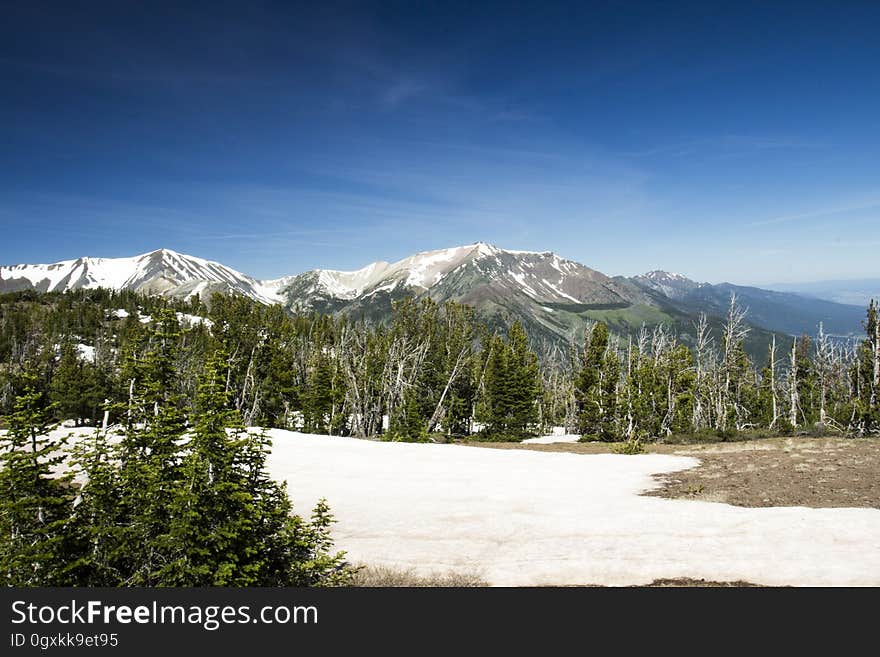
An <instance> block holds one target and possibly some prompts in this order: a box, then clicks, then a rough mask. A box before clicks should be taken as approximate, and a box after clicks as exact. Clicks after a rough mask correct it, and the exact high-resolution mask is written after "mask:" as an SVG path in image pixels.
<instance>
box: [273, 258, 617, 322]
mask: <svg viewBox="0 0 880 657" xmlns="http://www.w3.org/2000/svg"><path fill="white" fill-rule="evenodd" d="M487 288H494V291H496V292H503V293H505V294H507V295H510V294H519V295H524V296H525V297H527V298H529V299H531V300H533V301H536V302H539V303H543V304H547V303H550V304H552V303H562V304H571V303H574V304H584V303H587V304H590V303H623V304H626V303H629V301H630V299H629V298H628V296H629V292H630V291H629V290H627V289H625V288H623V287H621V286H620V285H619V284H618V283H617V282H616V281H614V280H613V279H611V278H609V277H607V276H605V275H604V274H601V273H599V272H597V271H595V270H592V269H589V268H588V267H585V266H584V265H581V264H579V263H576V262H574V261H571V260H565V259H564V258H560V257H559V256H558V255H556V254H554V253H551V252H549V251H547V252H543V253H538V252H532V251H507V250H504V249H500V248H498V247H496V246H493V245H491V244H486V243H483V242H477V243H476V244H468V245H466V246H457V247H453V248H449V249H440V250H437V251H425V252H423V253H417V254H415V255H412V256H409V257H408V258H404V259H403V260H400V261H398V262H394V263H387V262H374V263H372V264H370V265H367V266H366V267H364V268H363V269H358V270H356V271H335V270H328V269H316V270H312V271H308V272H305V273H303V274H300V275H299V276H294V277H292V278H291V279H289V280H288V283H287V285H286V286H284V287H283V288H282V289H281V293H282V294H283V295H284V296H285V297H287V299H288V301H289V302H290V304H291V305H294V306H300V307H306V308H311V307H314V306H315V305H317V304H316V302H318V303H320V302H325V301H327V300H336V301H352V300H355V299H367V298H369V297H371V296H373V295H376V294H379V293H382V292H386V293H387V292H391V291H393V290H404V289H406V290H409V291H410V292H414V293H423V292H426V291H430V296H432V297H435V298H437V299H438V300H445V299H449V298H454V299H456V300H462V299H464V298H465V297H480V296H486V295H485V294H481V292H486V291H487Z"/></svg>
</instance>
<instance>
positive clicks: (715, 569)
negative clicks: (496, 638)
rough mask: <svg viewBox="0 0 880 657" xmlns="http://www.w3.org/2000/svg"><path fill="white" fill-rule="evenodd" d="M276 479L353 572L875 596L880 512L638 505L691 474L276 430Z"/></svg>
mask: <svg viewBox="0 0 880 657" xmlns="http://www.w3.org/2000/svg"><path fill="white" fill-rule="evenodd" d="M271 435H272V437H273V439H274V448H273V453H272V455H271V457H270V459H269V468H270V470H271V472H272V475H273V476H274V477H276V478H279V479H286V480H287V481H288V485H289V489H288V490H289V492H290V495H291V497H292V498H293V500H294V504H295V506H296V509H297V511H298V512H299V513H308V512H309V510H310V508H311V507H312V506H313V505H314V504H315V502H316V501H317V500H318V499H319V498H320V497H326V498H327V499H328V501H329V503H330V505H331V508H332V510H333V513H334V514H335V515H336V517H337V519H338V520H339V523H338V524H337V525H335V530H334V536H335V539H336V545H337V547H338V548H339V549H344V550H347V551H348V558H349V559H350V560H351V561H353V562H365V563H370V564H375V565H392V566H399V567H403V568H409V567H412V568H414V569H415V570H416V571H417V572H423V573H429V572H432V571H438V570H445V569H454V570H477V571H479V572H480V573H481V574H482V576H483V577H484V578H485V579H486V580H487V581H488V582H490V583H491V584H495V585H511V586H514V585H540V584H613V585H625V584H646V583H649V582H651V581H653V580H655V579H659V578H676V577H694V578H703V579H707V580H720V581H735V580H746V581H750V582H755V583H758V584H779V585H783V584H793V585H836V586H848V585H868V586H877V585H880V510H878V509H808V508H801V507H779V508H760V509H748V508H740V507H734V506H729V505H725V504H716V503H710V502H698V501H688V500H666V499H661V498H656V497H644V496H640V495H639V494H638V493H639V492H640V491H643V490H646V489H649V488H652V487H653V486H655V485H656V484H655V482H654V481H653V479H652V478H651V475H652V474H654V473H662V472H673V471H676V470H681V469H685V468H689V467H693V466H695V465H696V464H697V461H696V460H695V459H692V458H687V457H678V456H668V455H659V454H647V455H639V456H623V455H614V454H597V455H582V454H561V453H545V452H530V451H527V450H496V449H482V448H477V447H464V446H458V445H424V444H407V443H383V442H371V441H364V440H355V439H352V438H338V437H329V436H315V435H307V434H298V433H293V432H289V431H283V430H278V429H273V430H272V431H271Z"/></svg>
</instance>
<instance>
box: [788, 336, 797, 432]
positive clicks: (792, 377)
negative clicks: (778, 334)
mask: <svg viewBox="0 0 880 657" xmlns="http://www.w3.org/2000/svg"><path fill="white" fill-rule="evenodd" d="M797 384H798V381H797V340H792V343H791V370H790V371H789V384H788V387H789V391H788V392H789V395H790V396H791V402H790V403H791V410H790V411H789V412H790V416H789V422H791V426H792V427H797V425H798V424H797V410H798V390H797Z"/></svg>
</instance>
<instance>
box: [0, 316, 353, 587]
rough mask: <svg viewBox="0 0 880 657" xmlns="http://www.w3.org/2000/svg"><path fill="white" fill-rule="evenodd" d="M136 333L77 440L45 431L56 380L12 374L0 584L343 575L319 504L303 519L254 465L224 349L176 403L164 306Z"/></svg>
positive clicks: (0, 447) (302, 582)
mask: <svg viewBox="0 0 880 657" xmlns="http://www.w3.org/2000/svg"><path fill="white" fill-rule="evenodd" d="M86 316H87V314H84V315H82V316H80V319H82V318H83V317H86ZM76 321H79V319H76V320H74V322H76ZM138 335H139V336H140V337H139V341H138V342H137V344H138V348H137V349H133V348H132V349H130V350H128V351H127V353H126V355H125V356H124V357H121V360H120V361H119V367H120V371H119V373H118V374H116V375H112V373H107V376H108V377H109V378H110V379H111V380H116V379H119V380H122V379H124V380H126V381H128V382H129V384H128V392H127V396H126V398H125V400H124V402H121V403H113V402H109V406H108V408H107V411H108V412H110V413H113V414H114V415H115V416H116V417H117V418H118V421H119V423H120V426H119V427H117V428H115V429H114V430H113V431H106V430H100V429H95V430H92V431H90V432H89V433H86V434H84V435H83V436H80V437H79V438H78V439H77V438H71V437H70V436H69V435H68V434H66V433H65V430H64V429H58V428H53V426H52V425H53V422H52V421H51V420H52V417H53V415H54V416H55V417H58V411H57V406H56V404H55V403H54V402H52V401H50V399H51V397H52V396H54V394H55V392H56V387H55V386H54V384H55V381H56V379H55V378H54V377H53V378H52V379H51V380H50V386H49V388H48V389H47V388H46V387H45V386H41V384H40V380H39V379H38V377H37V376H36V374H35V372H34V371H33V370H34V369H35V368H32V367H29V366H28V365H27V364H26V365H25V367H24V371H22V372H20V373H18V374H17V376H18V379H17V386H18V387H19V388H20V390H19V391H18V392H17V394H16V395H15V397H14V400H13V401H12V409H11V412H10V413H9V414H8V416H7V428H6V429H7V430H6V431H5V432H4V433H3V434H2V435H0V585H3V586H27V587H33V586H311V585H331V584H336V583H345V582H346V581H347V580H348V577H349V576H350V574H351V571H350V569H349V567H348V566H347V565H346V564H345V563H344V561H343V554H341V553H340V554H333V553H332V552H331V548H332V541H331V539H330V534H329V528H330V524H331V523H332V522H333V518H332V516H331V515H330V513H329V508H328V506H327V504H326V503H325V502H324V501H321V502H319V504H318V505H317V507H316V508H315V510H314V512H313V514H312V517H311V519H309V520H304V519H303V518H302V517H300V516H297V515H293V514H292V508H291V502H290V500H289V498H288V496H287V492H286V489H285V486H284V485H279V484H277V483H275V482H274V481H272V480H271V479H270V477H269V476H268V474H267V471H266V458H267V455H268V442H269V438H268V436H267V435H266V434H265V432H261V433H255V432H253V431H247V430H246V429H245V427H244V426H243V425H242V423H241V421H240V416H239V414H238V413H237V411H235V410H234V409H233V408H232V406H231V403H230V398H229V388H228V380H229V370H228V366H227V360H228V359H227V356H226V354H225V353H224V352H223V351H222V350H220V349H218V350H215V351H213V352H211V353H209V354H208V355H207V356H206V358H205V361H204V362H203V363H202V367H201V372H200V374H199V375H198V377H197V380H196V387H195V390H194V392H193V395H192V398H191V400H190V402H189V403H184V400H183V398H182V397H181V388H180V386H179V385H177V379H178V373H177V367H178V366H179V365H180V362H181V361H180V356H181V354H180V353H179V349H180V347H181V346H183V345H185V344H186V341H185V340H184V339H183V334H182V333H181V332H180V331H179V327H178V320H177V317H176V315H175V313H174V311H172V310H169V309H160V310H158V312H157V314H156V316H155V318H154V321H153V322H151V323H150V325H149V326H147V327H146V328H145V329H144V330H143V332H140V331H139V332H138ZM63 353H65V352H63ZM35 355H36V356H40V358H42V359H44V360H45V355H44V354H41V353H40V352H39V351H38V352H37V354H35ZM63 359H64V356H62V361H63ZM48 360H49V361H51V360H53V359H52V358H48ZM40 362H42V361H40ZM61 367H62V366H61V365H59V366H58V369H59V370H60V368H61ZM87 367H98V365H94V364H93V365H88V366H87ZM56 376H58V372H57V371H56ZM41 387H42V389H41ZM68 441H70V442H68Z"/></svg>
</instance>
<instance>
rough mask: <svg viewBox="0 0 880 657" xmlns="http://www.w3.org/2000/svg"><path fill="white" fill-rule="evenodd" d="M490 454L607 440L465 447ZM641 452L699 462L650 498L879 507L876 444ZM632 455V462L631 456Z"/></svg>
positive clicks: (843, 441) (602, 447)
mask: <svg viewBox="0 0 880 657" xmlns="http://www.w3.org/2000/svg"><path fill="white" fill-rule="evenodd" d="M466 444H469V445H473V446H479V447H487V448H495V449H532V450H537V451H544V452H573V453H576V454H604V453H608V452H610V451H611V445H609V444H607V443H554V444H550V445H524V444H519V443H477V442H472V443H466ZM645 447H646V449H645V451H646V452H648V453H658V454H675V455H682V456H693V457H695V458H698V459H699V460H700V465H699V466H698V467H696V468H692V469H690V470H685V471H682V472H675V473H671V474H667V475H662V476H658V480H659V481H660V483H661V484H662V486H661V487H660V488H659V489H657V490H654V491H650V492H648V493H646V494H647V495H655V496H658V497H666V498H678V499H691V500H702V501H705V502H723V503H726V504H733V505H736V506H746V507H771V506H807V507H814V508H830V507H868V508H880V440H877V439H870V438H866V439H855V438H801V437H796V438H782V437H780V438H765V439H760V440H751V441H745V442H727V443H709V444H703V445H700V444H697V445H668V444H649V445H646V446H645ZM633 458H638V457H633Z"/></svg>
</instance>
